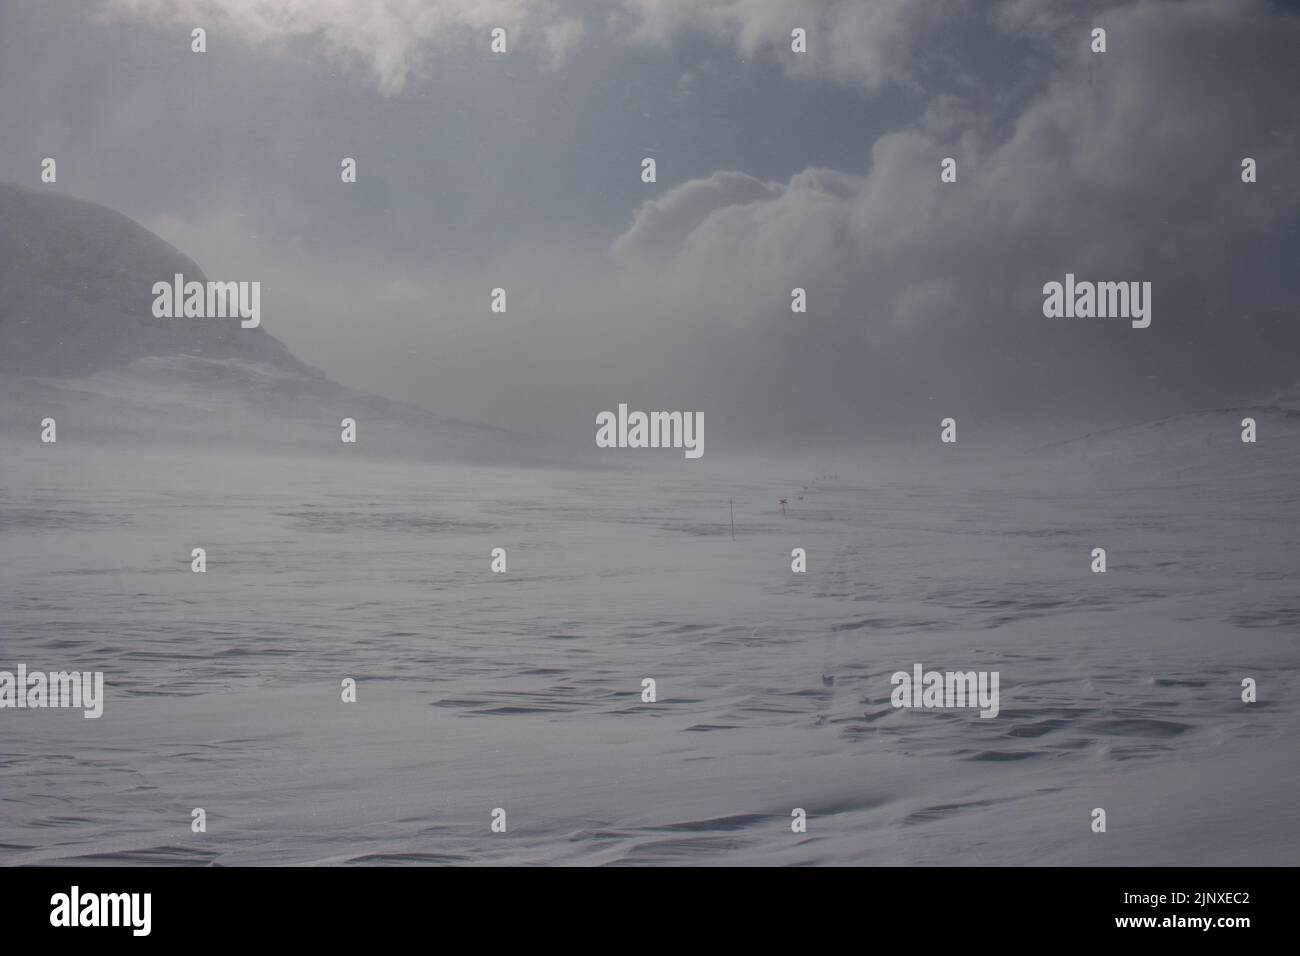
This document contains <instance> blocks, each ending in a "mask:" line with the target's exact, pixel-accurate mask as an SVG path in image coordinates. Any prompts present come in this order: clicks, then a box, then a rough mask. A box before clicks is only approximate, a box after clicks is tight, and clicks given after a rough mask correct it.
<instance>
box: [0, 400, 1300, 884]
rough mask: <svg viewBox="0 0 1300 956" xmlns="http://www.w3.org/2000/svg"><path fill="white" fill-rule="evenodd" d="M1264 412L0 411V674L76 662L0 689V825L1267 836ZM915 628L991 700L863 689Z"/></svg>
mask: <svg viewBox="0 0 1300 956" xmlns="http://www.w3.org/2000/svg"><path fill="white" fill-rule="evenodd" d="M1260 414H1261V422H1262V423H1264V426H1265V427H1263V428H1262V429H1261V432H1262V434H1261V442H1260V444H1258V445H1254V446H1245V445H1242V444H1241V443H1240V442H1239V441H1237V440H1236V433H1237V430H1234V429H1235V426H1234V421H1235V420H1237V419H1239V418H1240V414H1239V413H1222V414H1206V415H1202V416H1192V417H1189V418H1187V419H1180V420H1176V421H1172V422H1167V423H1163V424H1153V425H1151V426H1146V427H1144V428H1139V429H1129V430H1124V431H1121V432H1117V433H1107V434H1102V435H1095V436H1090V437H1089V438H1087V439H1084V440H1081V441H1079V442H1072V443H1066V444H1062V445H1060V446H1058V447H1053V448H1048V449H1041V450H1037V451H1033V450H1029V449H1025V450H1024V453H1023V454H1016V455H1007V456H1001V457H998V456H994V457H993V458H989V457H987V456H985V457H984V458H983V460H976V459H978V458H979V456H978V455H976V454H974V453H973V452H971V451H970V450H969V448H970V445H969V443H968V444H963V445H959V446H957V447H956V448H940V447H939V446H938V443H937V441H936V443H935V448H934V449H930V450H927V451H925V452H924V453H916V454H913V455H910V456H892V455H885V454H882V455H879V456H877V458H878V460H877V461H875V462H874V463H866V464H863V465H861V466H856V467H852V468H848V467H842V466H841V467H838V469H837V470H838V479H837V480H834V481H817V480H815V476H816V475H818V474H822V473H824V472H825V471H828V470H829V469H826V468H822V469H820V470H819V467H818V466H819V463H818V462H816V461H801V462H798V463H795V462H785V463H781V464H777V465H771V464H769V465H766V466H751V467H748V468H745V469H736V470H735V471H728V470H727V469H725V468H715V467H712V466H709V465H703V466H702V467H698V468H697V467H693V466H694V464H695V463H688V462H684V461H681V460H673V461H671V462H669V461H667V460H664V459H659V460H656V461H655V462H654V464H653V466H651V467H648V468H628V469H623V470H598V469H576V470H572V471H562V470H544V469H510V468H503V467H488V466H475V467H470V466H464V467H459V466H449V465H438V464H431V463H420V462H399V461H395V460H379V459H377V458H375V457H369V456H367V455H366V454H365V451H366V449H365V445H364V443H363V444H361V445H358V446H356V447H347V446H342V445H339V446H337V447H338V451H337V453H336V452H333V451H331V452H328V453H323V454H319V455H311V454H283V455H276V454H273V453H265V452H258V453H256V454H243V453H236V452H232V451H226V450H219V449H216V448H213V449H211V450H209V451H206V452H205V451H201V450H197V449H195V448H193V447H186V448H185V449H184V451H183V452H181V451H179V450H177V449H174V448H168V447H166V446H145V445H139V446H132V447H131V450H129V451H128V450H125V449H124V448H123V447H122V446H121V445H120V444H119V445H117V446H114V445H112V444H106V445H100V446H92V445H87V444H84V443H81V442H78V441H73V440H71V438H68V439H65V438H64V437H63V435H62V434H61V435H60V441H59V443H58V444H57V445H54V446H49V445H41V444H40V443H39V442H37V441H35V440H34V436H32V437H30V438H27V439H24V440H19V439H17V438H15V437H13V436H6V437H5V438H4V440H3V442H2V443H0V669H6V668H8V669H12V668H13V667H14V666H16V664H17V663H19V662H24V663H26V664H27V665H28V667H29V668H30V669H47V670H58V669H67V668H78V669H84V670H103V671H104V672H105V681H106V684H107V688H108V689H107V701H106V704H105V710H104V716H103V717H102V718H101V719H99V720H85V719H83V718H82V717H81V715H80V713H79V712H70V711H52V710H46V711H30V710H25V711H13V710H6V711H3V712H0V863H6V864H15V863H54V862H87V863H89V862H99V863H221V864H271V863H277V864H278V863H343V862H415V863H419V862H455V863H484V862H520V863H684V864H726V863H740V864H784V863H802V864H816V863H821V864H848V863H863V864H912V863H920V864H964V865H969V864H994V863H1012V864H1014V863H1045V864H1178V863H1186V864H1251V863H1270V864H1294V863H1296V862H1297V861H1300V801H1297V800H1296V799H1295V793H1296V789H1297V785H1298V784H1300V755H1298V753H1297V747H1296V740H1297V739H1298V738H1297V731H1298V730H1300V701H1298V699H1297V695H1296V693H1295V692H1294V686H1295V684H1296V682H1297V681H1300V587H1297V571H1298V570H1300V568H1298V565H1300V560H1298V559H1297V554H1300V522H1298V521H1297V516H1298V515H1300V508H1298V507H1297V482H1296V480H1295V475H1296V467H1297V463H1298V462H1300V455H1297V450H1298V449H1300V442H1298V441H1297V435H1298V434H1300V425H1297V423H1296V421H1295V420H1294V419H1293V418H1289V417H1287V416H1284V415H1282V414H1280V413H1278V414H1273V413H1260ZM60 427H61V428H62V427H63V424H62V423H61V425H60ZM69 434H70V435H71V431H70V432H69ZM958 449H960V452H959V451H958ZM615 454H618V453H615ZM629 454H635V452H633V453H629ZM963 456H965V457H963ZM618 460H620V461H622V462H623V463H628V464H639V460H636V459H630V460H629V459H627V458H622V459H618ZM647 461H648V459H647ZM904 461H905V462H906V464H905V465H903V464H900V462H904ZM701 464H702V463H701ZM805 484H807V485H808V488H807V490H804V488H803V485H805ZM799 495H803V496H804V497H803V500H802V501H800V500H799V497H798V496H799ZM729 496H730V497H733V498H734V500H735V521H736V527H735V540H734V541H733V540H732V537H731V531H730V528H729V523H728V502H727V499H728V497H729ZM780 497H788V498H789V499H790V506H789V509H788V511H789V513H788V514H787V515H785V516H783V515H782V514H781V513H780V510H779V508H778V506H777V499H778V498H780ZM196 546H202V547H204V548H206V549H207V556H208V571H207V572H206V574H201V575H200V574H194V573H191V571H190V557H189V555H190V550H191V548H193V547H196ZM494 547H503V548H506V549H507V552H508V572H507V573H506V574H505V575H493V574H492V573H490V571H489V553H490V551H491V549H492V548H494ZM794 547H803V548H806V549H807V552H808V559H809V571H808V573H807V574H806V575H795V574H792V573H791V571H790V550H791V548H794ZM1094 547H1105V548H1106V549H1107V551H1108V556H1109V570H1108V572H1107V573H1106V574H1092V573H1091V572H1090V571H1089V563H1090V552H1091V549H1092V548H1094ZM914 663H921V664H923V665H924V666H925V667H926V668H927V669H929V668H934V669H940V670H956V669H961V670H971V669H975V670H997V671H999V672H1000V674H1001V713H1000V715H999V716H998V717H997V718H995V719H991V720H982V719H980V718H979V717H978V716H977V715H976V714H975V713H973V712H950V711H908V710H896V709H894V708H893V707H891V706H890V702H889V694H890V690H891V687H890V684H889V676H890V674H891V673H892V672H894V671H895V670H900V669H901V670H910V669H911V667H912V665H913V664H914ZM345 677H352V678H355V679H356V681H357V684H358V700H357V702H356V703H355V704H345V703H343V702H342V701H341V700H340V686H339V685H340V681H341V680H342V679H343V678H345ZM645 677H653V678H655V680H656V681H657V684H658V698H659V699H658V701H657V702H656V703H653V704H645V703H642V702H641V699H640V692H641V680H642V679H643V678H645ZM1243 677H1254V678H1255V679H1256V680H1257V681H1258V684H1259V695H1260V700H1259V702H1258V703H1255V704H1244V703H1242V701H1241V699H1240V684H1241V680H1242V678H1243ZM194 807H203V808H204V809H205V810H206V811H207V815H208V832H207V833H204V834H194V833H191V831H190V811H191V809H192V808H194ZM495 807H504V808H505V809H506V811H507V820H508V832H506V833H505V834H494V833H492V832H490V830H489V823H490V816H491V812H492V810H493V808H495ZM794 807H802V808H805V809H806V810H807V811H808V817H809V822H808V832H807V833H806V834H795V833H792V832H791V829H790V811H791V809H792V808H794ZM1094 807H1104V808H1105V809H1106V810H1107V814H1108V832H1107V833H1105V834H1095V833H1092V832H1091V831H1090V827H1089V825H1090V822H1091V817H1090V812H1091V810H1092V808H1094Z"/></svg>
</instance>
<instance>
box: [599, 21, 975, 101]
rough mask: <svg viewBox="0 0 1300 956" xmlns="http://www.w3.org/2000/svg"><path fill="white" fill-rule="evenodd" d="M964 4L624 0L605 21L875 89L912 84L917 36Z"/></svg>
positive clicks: (656, 39)
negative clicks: (799, 37)
mask: <svg viewBox="0 0 1300 956" xmlns="http://www.w3.org/2000/svg"><path fill="white" fill-rule="evenodd" d="M965 9H969V8H964V7H963V5H962V4H960V3H958V2H957V0H925V2H921V3H918V2H915V0H872V2H863V0H785V2H780V3H773V2H771V0H728V2H724V3H706V2H700V0H624V2H623V4H622V7H621V10H620V12H619V14H618V15H615V16H613V17H612V19H613V22H614V23H615V25H616V26H615V30H616V32H618V33H620V34H623V35H626V36H627V38H628V39H630V40H632V41H635V42H640V43H646V44H653V45H665V44H667V43H669V42H670V41H671V40H672V39H673V38H674V37H676V36H677V35H678V34H680V33H682V32H685V31H697V32H701V33H704V34H706V35H708V36H710V37H712V38H713V39H714V40H717V41H719V42H721V43H723V44H724V45H726V46H732V47H734V48H735V49H736V50H737V51H738V52H739V53H740V54H742V55H744V56H754V55H757V54H759V53H775V54H777V55H779V57H780V59H781V62H782V63H784V64H785V66H786V68H787V69H788V70H789V71H790V72H791V73H793V74H797V75H811V76H818V77H821V78H826V79H833V80H836V81H839V82H846V83H852V84H854V85H861V86H862V87H864V88H866V89H877V88H879V87H881V86H883V85H884V84H886V83H888V82H911V81H913V80H914V77H915V71H914V69H913V66H914V65H915V64H916V62H917V59H916V57H915V54H916V52H917V45H918V44H919V43H920V42H921V40H922V38H923V37H924V36H926V35H927V34H929V33H930V32H931V31H932V30H933V28H934V27H935V26H936V25H943V24H945V23H951V22H952V21H953V20H956V19H960V18H961V16H962V15H963V11H964V10H965ZM795 27H800V28H802V29H804V30H805V31H807V38H808V52H807V53H803V54H793V53H792V52H791V49H790V41H791V30H793V29H794V28H795Z"/></svg>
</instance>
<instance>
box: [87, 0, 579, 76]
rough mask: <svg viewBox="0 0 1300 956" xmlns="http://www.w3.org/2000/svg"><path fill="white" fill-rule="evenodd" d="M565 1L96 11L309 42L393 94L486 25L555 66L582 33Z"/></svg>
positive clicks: (204, 4) (110, 3)
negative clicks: (436, 57)
mask: <svg viewBox="0 0 1300 956" xmlns="http://www.w3.org/2000/svg"><path fill="white" fill-rule="evenodd" d="M569 6H570V4H569V3H568V2H567V0H102V4H101V7H100V10H101V11H102V12H103V13H104V14H105V15H107V16H110V17H129V18H135V19H141V20H150V21H154V22H166V23H173V24H178V25H184V26H186V27H196V26H202V27H204V28H205V29H206V30H208V32H209V34H213V33H219V32H220V31H223V30H224V31H230V32H231V33H233V34H234V35H235V36H237V37H238V38H239V39H241V40H242V41H244V42H247V43H253V44H259V43H275V42H286V41H289V40H295V39H305V40H310V41H314V42H316V43H318V44H319V45H320V46H321V47H322V48H323V49H324V50H325V52H326V53H327V54H328V55H330V56H332V57H334V58H335V59H336V60H337V61H339V62H342V63H346V64H350V65H354V66H357V67H359V68H360V69H361V70H363V71H364V72H365V73H366V74H367V75H368V76H369V77H370V79H371V80H373V82H374V83H375V84H376V85H377V86H378V88H379V89H380V90H381V91H383V92H385V93H394V92H397V91H398V90H401V89H402V88H404V87H405V86H406V85H407V84H408V83H409V82H411V81H412V80H415V79H417V78H418V77H419V76H420V75H421V74H422V73H423V71H424V69H425V67H426V66H427V64H428V62H429V60H430V58H431V57H432V56H433V55H434V54H435V53H436V51H437V50H439V49H445V48H447V46H448V45H449V44H453V43H455V44H464V43H466V42H472V38H473V37H475V36H478V37H479V39H480V41H481V42H482V44H483V49H484V50H486V49H487V48H488V42H489V34H490V31H491V30H492V29H493V28H494V27H504V28H505V29H506V31H507V36H508V38H509V42H510V44H511V45H512V47H513V46H515V45H519V46H522V47H524V48H533V49H536V50H538V51H540V54H541V56H542V57H543V60H544V62H546V63H547V64H548V65H552V66H555V65H559V64H560V63H562V62H563V60H564V58H565V56H567V55H568V53H569V52H570V51H571V50H572V49H573V48H574V47H575V46H577V44H578V43H579V42H580V41H581V39H582V36H583V31H584V25H583V20H582V18H581V17H579V16H576V15H574V14H572V13H570V12H568V8H569ZM217 39H218V38H217V37H210V38H209V43H214V42H217Z"/></svg>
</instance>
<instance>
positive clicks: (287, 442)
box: [0, 184, 532, 459]
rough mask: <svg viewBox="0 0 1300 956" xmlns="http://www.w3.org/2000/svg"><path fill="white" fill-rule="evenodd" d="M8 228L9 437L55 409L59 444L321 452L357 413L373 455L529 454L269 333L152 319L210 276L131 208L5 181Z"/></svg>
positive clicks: (3, 256)
mask: <svg viewBox="0 0 1300 956" xmlns="http://www.w3.org/2000/svg"><path fill="white" fill-rule="evenodd" d="M0 224H2V226H3V228H0V434H5V435H11V436H14V437H20V438H22V437H25V438H34V437H35V436H37V435H38V434H39V422H40V421H41V419H43V418H45V417H47V416H48V417H53V418H55V420H56V421H57V422H58V428H59V438H60V441H65V440H68V439H71V438H74V437H75V438H76V439H78V440H86V441H102V442H119V441H121V440H123V439H128V438H129V439H136V440H140V441H147V442H151V443H159V442H164V443H166V442H175V441H186V442H195V443H200V444H205V445H206V444H221V443H230V444H232V445H235V446H240V447H248V448H266V447H268V446H270V447H275V448H279V449H285V450H289V449H316V450H321V449H325V448H333V447H336V446H337V445H338V444H339V436H340V422H341V421H342V419H344V418H353V419H355V420H356V421H357V423H358V443H359V444H364V445H365V446H366V447H367V449H368V450H370V451H381V452H384V453H391V454H397V455H401V456H403V457H417V458H423V457H436V458H455V459H466V458H469V459H484V458H488V459H495V458H510V457H514V456H518V455H528V456H529V457H532V455H531V453H530V452H529V451H528V450H527V449H526V448H525V445H526V443H525V442H524V441H523V439H522V438H520V436H516V435H512V434H509V433H507V432H504V431H501V430H499V429H494V428H488V427H485V426H479V425H473V424H469V423H464V422H457V421H453V420H449V419H445V418H442V417H440V416H437V415H434V414H432V413H430V412H428V411H426V410H424V409H420V408H417V407H414V406H410V405H403V404H399V403H396V402H391V401H388V400H386V399H383V398H380V397H377V396H374V395H367V394H364V393H361V392H357V391H354V390H352V389H348V388H345V387H344V386H342V385H339V384H338V383H336V382H334V381H332V380H331V379H329V378H328V377H327V376H326V375H325V374H324V373H323V372H321V371H320V370H319V369H316V368H313V367H312V366H310V365H307V364H305V363H303V362H300V361H299V360H298V359H296V358H295V357H294V356H293V355H292V354H291V353H290V352H289V350H288V349H287V348H286V347H285V346H284V344H283V343H281V342H280V341H279V340H278V339H276V338H275V337H273V336H272V335H270V334H269V333H267V332H266V331H265V330H264V329H263V328H260V327H258V328H249V329H245V328H241V327H240V324H239V321H238V319H235V318H230V319H211V318H189V319H186V318H179V319H177V318H171V319H160V318H155V317H154V315H153V300H154V296H153V294H152V287H153V284H154V283H155V282H158V281H168V282H170V281H171V278H172V276H173V275H175V274H176V273H181V274H183V275H184V276H185V279H186V280H187V281H189V280H196V281H200V282H203V281H206V279H207V277H206V276H205V275H204V273H203V271H202V269H201V268H200V267H199V266H198V264H196V263H195V262H194V261H193V260H191V259H190V258H189V257H188V256H186V255H185V254H184V253H182V252H180V251H179V250H177V249H176V248H174V247H173V246H171V245H169V244H168V243H166V242H164V241H163V240H162V239H160V238H159V237H158V236H156V235H154V234H153V233H151V232H149V231H148V230H147V229H145V228H143V227H142V226H140V225H139V224H138V223H136V222H134V221H132V220H131V219H129V218H127V217H126V216H124V215H122V214H121V213H118V212H114V211H113V210H111V209H107V208H105V207H103V206H99V205H96V204H95V203H91V202H86V201H83V200H79V199H73V198H70V197H67V196H60V195H58V194H56V193H53V192H45V191H37V190H31V189H25V188H23V187H20V186H14V185H9V184H0ZM222 278H229V277H222Z"/></svg>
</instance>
